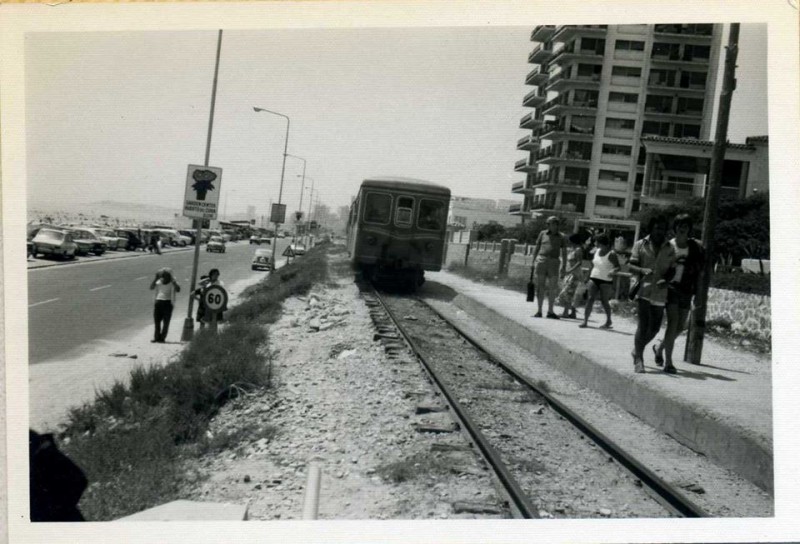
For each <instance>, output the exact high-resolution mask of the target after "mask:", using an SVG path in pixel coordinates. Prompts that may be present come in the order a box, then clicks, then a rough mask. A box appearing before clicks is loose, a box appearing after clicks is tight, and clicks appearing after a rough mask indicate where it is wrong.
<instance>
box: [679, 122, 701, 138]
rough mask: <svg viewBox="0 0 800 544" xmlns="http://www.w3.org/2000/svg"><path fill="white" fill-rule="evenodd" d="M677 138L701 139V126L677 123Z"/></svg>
mask: <svg viewBox="0 0 800 544" xmlns="http://www.w3.org/2000/svg"><path fill="white" fill-rule="evenodd" d="M675 138H700V125H689V124H683V123H675Z"/></svg>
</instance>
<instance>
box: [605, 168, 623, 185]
mask: <svg viewBox="0 0 800 544" xmlns="http://www.w3.org/2000/svg"><path fill="white" fill-rule="evenodd" d="M598 178H599V179H602V180H608V181H624V182H626V183H627V181H628V173H627V172H618V171H616V170H600V172H599V174H598Z"/></svg>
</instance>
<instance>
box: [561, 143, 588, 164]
mask: <svg viewBox="0 0 800 544" xmlns="http://www.w3.org/2000/svg"><path fill="white" fill-rule="evenodd" d="M564 157H565V158H568V159H579V160H584V161H589V160H592V142H574V141H570V142H569V143H568V144H567V146H566V150H565V152H564Z"/></svg>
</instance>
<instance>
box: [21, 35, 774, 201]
mask: <svg viewBox="0 0 800 544" xmlns="http://www.w3.org/2000/svg"><path fill="white" fill-rule="evenodd" d="M530 32H531V27H530V26H518V27H456V28H447V27H444V28H442V27H437V28H373V29H370V28H359V29H320V28H318V29H277V30H276V29H272V30H263V31H255V30H246V31H245V30H232V31H224V33H223V38H222V49H221V60H220V68H219V80H218V87H217V96H216V105H215V115H214V124H213V133H212V142H211V150H210V161H209V164H210V165H211V166H217V167H221V168H222V169H223V175H222V184H221V193H220V195H221V201H220V210H221V211H222V212H223V213H227V214H230V215H233V214H238V213H243V212H245V210H246V208H247V206H248V205H252V206H255V207H256V213H257V215H258V216H260V215H261V214H266V213H267V211H266V210H267V209H268V205H269V203H270V202H277V200H278V197H279V192H280V181H281V166H282V165H281V163H282V154H283V147H284V142H285V137H286V121H285V119H284V118H282V117H278V116H275V115H270V114H267V113H255V112H254V111H253V107H254V106H258V107H261V108H266V109H269V110H273V111H276V112H280V113H282V114H284V115H287V116H289V118H290V119H291V122H290V128H289V142H288V152H289V153H290V154H292V155H296V156H300V157H303V158H304V159H306V189H305V190H304V191H303V195H302V196H303V203H302V207H303V209H304V210H307V209H308V204H309V201H308V199H309V193H310V189H311V188H312V185H313V189H314V192H315V195H317V197H318V198H319V201H320V202H321V203H324V204H327V205H328V206H330V207H331V208H332V209H333V210H334V211H335V210H336V209H337V208H338V207H339V206H345V205H348V204H349V202H350V200H351V198H352V196H353V195H355V193H356V191H357V188H358V185H359V184H360V182H361V180H363V179H364V178H366V177H368V176H374V175H398V176H405V177H415V178H422V179H427V180H431V181H434V182H437V183H441V184H444V185H447V186H449V187H450V188H451V190H452V191H453V194H456V195H459V196H468V197H475V198H490V199H510V200H514V199H519V198H520V197H518V196H516V195H513V194H512V193H511V185H512V184H513V183H514V182H516V181H522V180H523V179H524V174H522V173H518V172H514V163H515V161H517V160H519V159H522V158H524V157H525V152H523V151H519V150H517V149H516V142H517V140H518V139H519V138H521V137H522V136H524V135H526V134H529V131H526V130H523V129H520V128H519V120H520V118H521V117H522V116H524V115H525V114H526V113H528V112H530V111H531V109H530V108H525V107H523V106H522V98H523V97H524V96H525V94H527V93H528V92H529V91H530V90H531V87H529V86H526V85H525V83H524V81H525V76H526V75H527V73H528V72H529V71H530V70H531V69H532V65H531V64H528V62H527V56H528V53H529V52H530V51H531V50H532V48H533V47H534V46H535V44H534V43H533V42H531V41H530ZM766 37H767V35H766V25H747V24H745V25H742V30H741V35H740V53H739V62H738V68H737V77H738V80H739V85H738V88H737V91H736V93H735V94H734V100H733V106H732V112H731V121H730V128H729V133H728V138H729V140H731V141H737V142H740V141H744V138H745V137H746V136H748V135H755V134H767V126H766V122H767V115H766V114H767V95H766V62H765V60H766ZM216 38H217V33H216V31H169V32H167V31H164V32H92V33H88V32H84V33H80V32H69V33H67V32H61V33H30V34H27V35H26V40H25V60H26V64H25V68H26V138H27V142H26V144H27V161H28V165H27V167H28V170H27V172H28V180H27V181H28V182H27V190H28V205H29V207H30V208H34V209H41V208H58V207H59V206H61V205H70V206H74V205H78V204H82V203H91V202H96V201H101V200H113V201H119V202H130V203H139V204H145V203H151V204H157V205H161V206H165V207H169V208H181V207H182V204H183V196H184V187H185V180H186V169H187V165H188V164H203V161H204V156H205V150H206V140H207V130H208V117H209V109H210V102H211V89H212V79H213V72H214V61H215V52H216V45H217V40H216ZM726 42H727V38H726V37H725V38H724V39H723V43H726ZM719 79H720V81H721V78H719ZM302 172H303V162H302V161H301V160H299V159H296V158H294V157H289V158H287V161H286V171H285V176H284V179H285V181H284V187H283V193H282V194H281V195H280V196H281V200H282V202H284V203H287V205H288V209H289V211H290V212H291V211H293V210H296V209H299V206H300V198H301V185H302V177H301V175H302Z"/></svg>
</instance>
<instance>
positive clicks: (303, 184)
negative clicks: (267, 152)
mask: <svg viewBox="0 0 800 544" xmlns="http://www.w3.org/2000/svg"><path fill="white" fill-rule="evenodd" d="M289 156H290V157H294V158H295V159H300V160H301V161H303V175H302V178H303V180H302V181H301V182H300V205H299V206H298V207H297V209H298V211H299V212H300V213H301V214H302V213H303V189H304V188H305V184H306V160H305V159H304V158H303V157H298V156H297V155H292V154H291V153H289ZM297 177H301V176H297ZM299 228H300V218H299V217H298V218H297V224H296V225H295V229H294V230H295V236H297V234H298V230H299Z"/></svg>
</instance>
